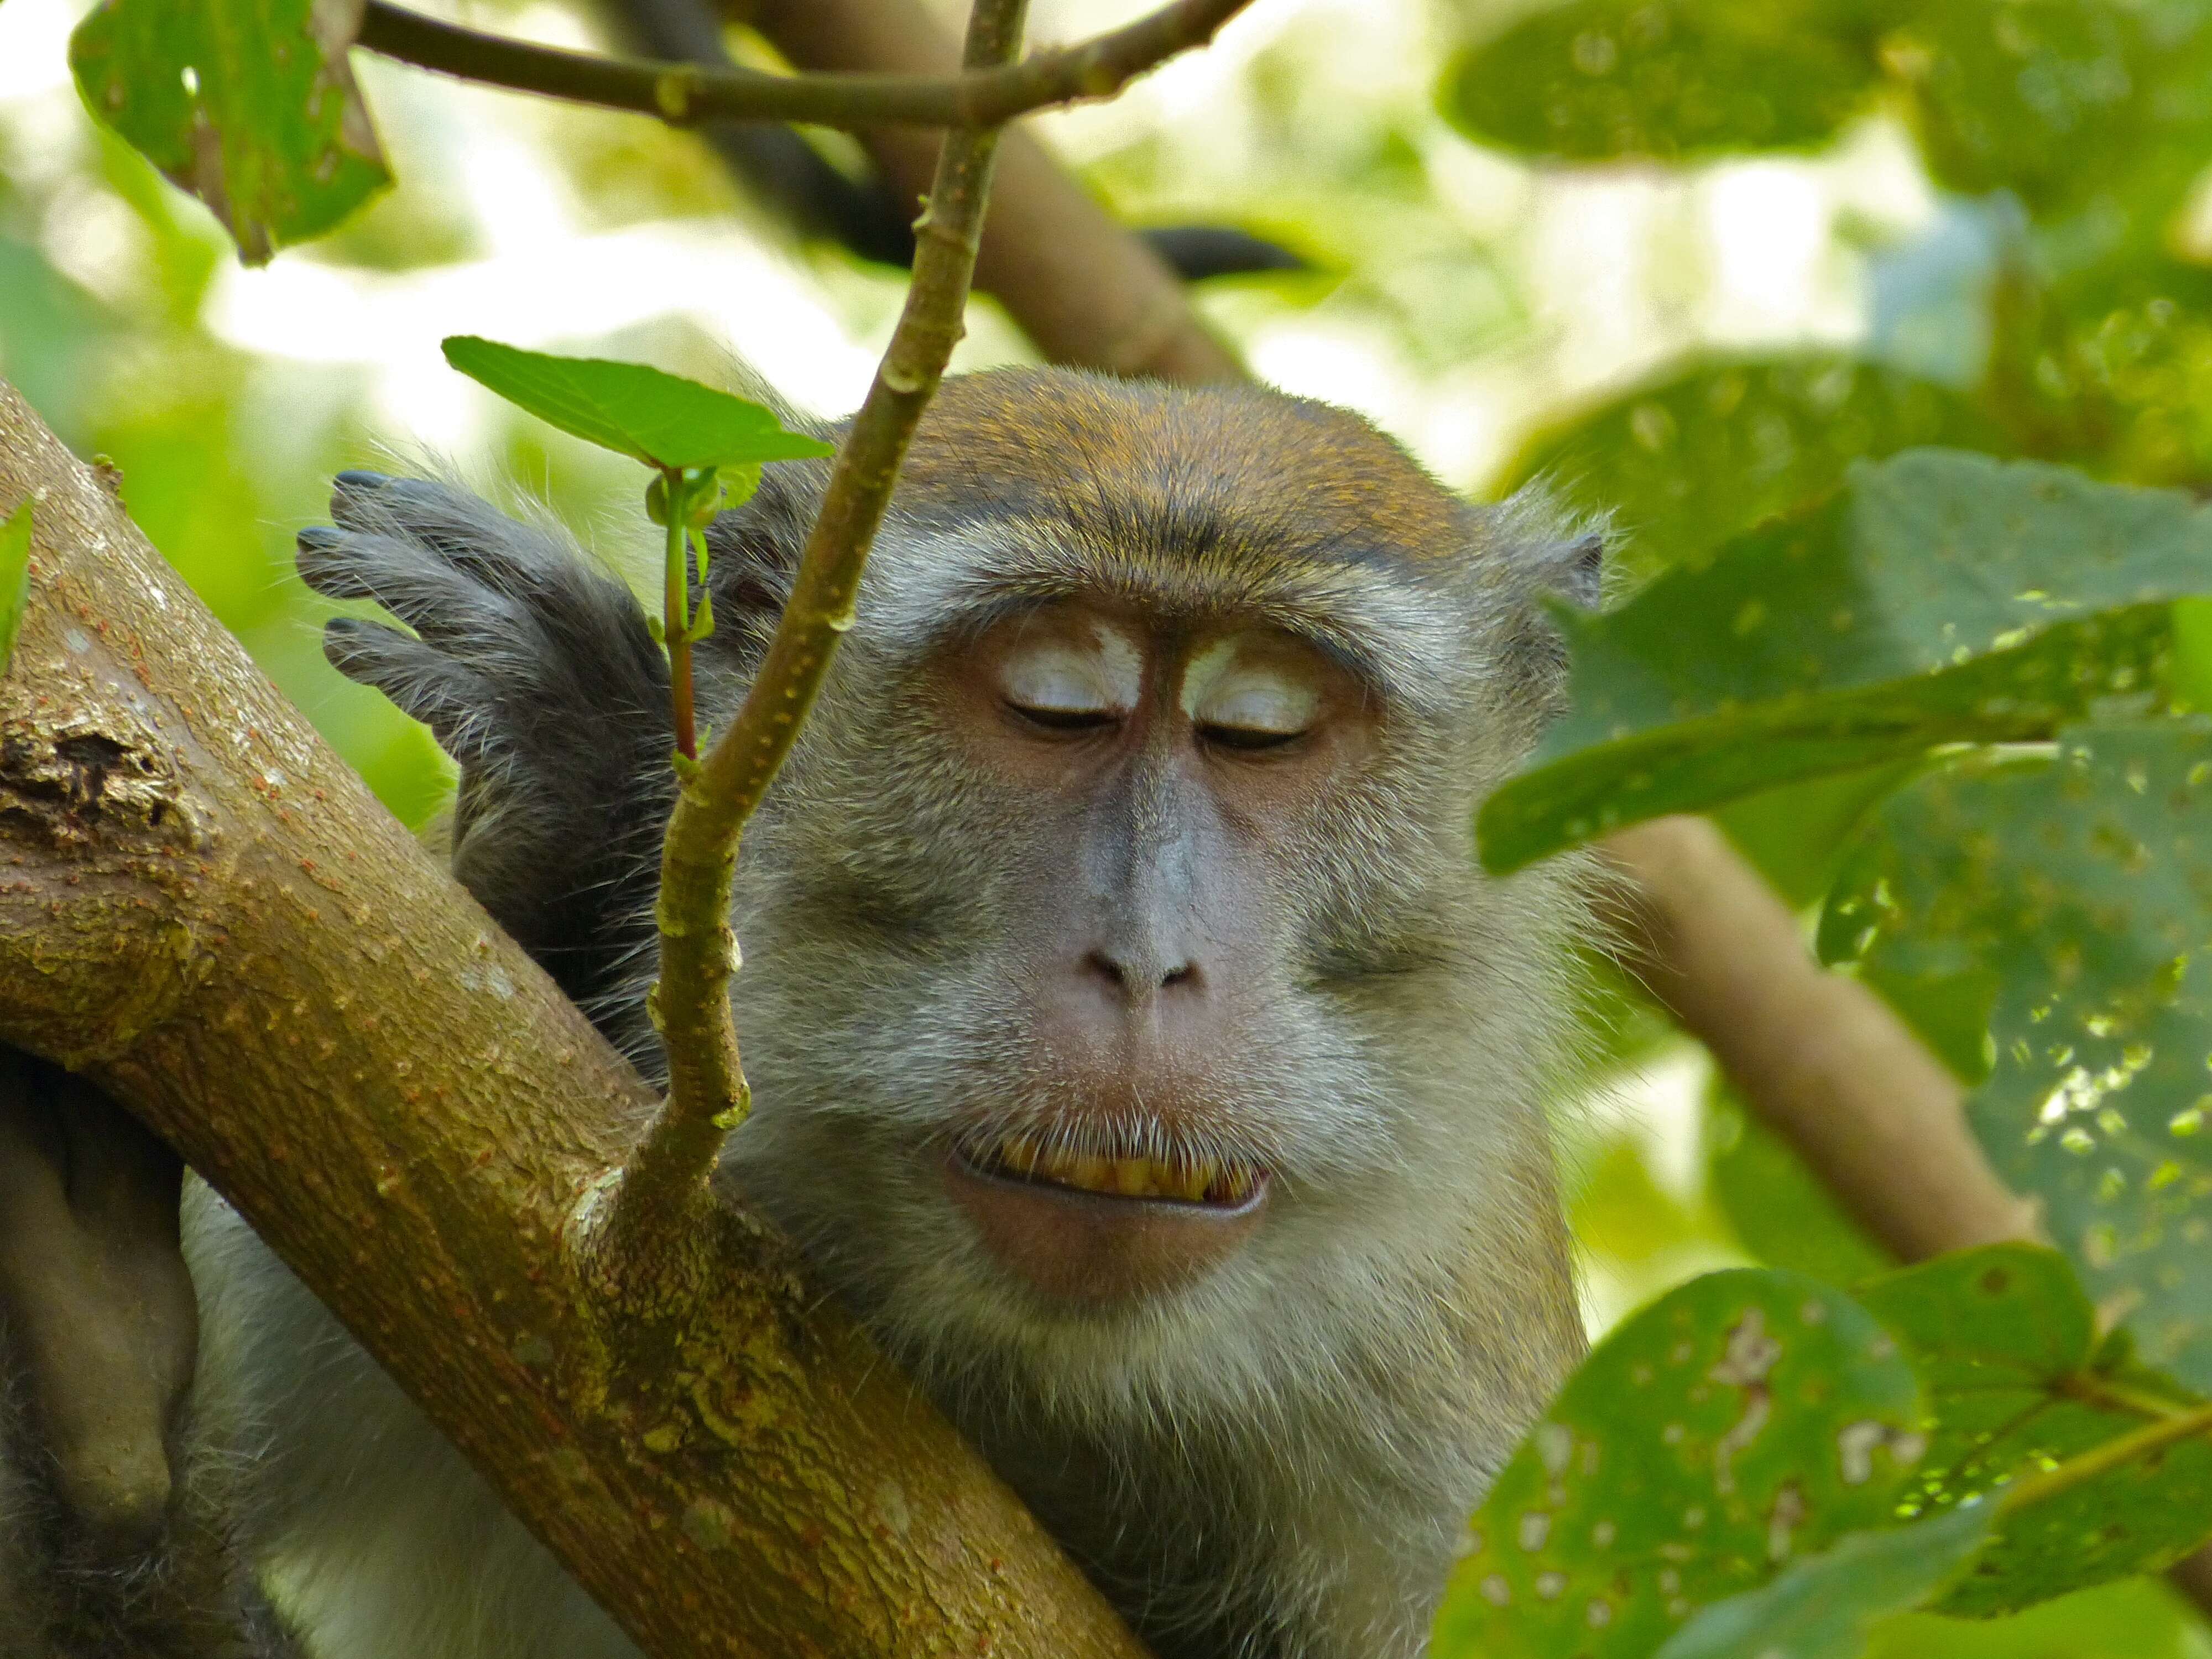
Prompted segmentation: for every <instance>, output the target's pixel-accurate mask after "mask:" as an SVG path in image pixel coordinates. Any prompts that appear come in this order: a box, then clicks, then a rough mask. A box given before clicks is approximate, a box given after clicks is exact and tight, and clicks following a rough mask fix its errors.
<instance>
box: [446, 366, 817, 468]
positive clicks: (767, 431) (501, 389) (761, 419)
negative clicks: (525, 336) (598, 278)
mask: <svg viewBox="0 0 2212 1659" xmlns="http://www.w3.org/2000/svg"><path fill="white" fill-rule="evenodd" d="M445 351H446V361H447V362H449V363H451V364H452V365H453V367H454V368H457V369H459V370H460V372H461V373H462V374H465V375H467V376H468V377H469V378H470V379H471V380H477V381H479V382H481V383H482V384H483V385H484V386H488V387H489V388H490V389H491V390H492V391H494V392H497V393H498V394H499V395H500V396H501V397H502V398H506V399H507V401H508V402H509V403H511V404H518V405H520V407H521V408H524V409H526V410H529V411H530V412H531V413H532V415H535V416H538V419H539V420H541V421H544V422H548V423H549V424H550V425H553V426H557V427H559V428H561V429H562V431H563V432H568V433H573V434H574V435H575V436H577V437H579V438H582V439H585V440H586V441H589V442H592V443H595V444H598V445H599V446H600V447H602V448H605V449H611V450H614V451H615V452H616V453H618V454H623V455H628V456H631V457H633V458H634V459H637V460H641V461H643V462H644V463H645V464H646V465H647V466H656V467H662V468H678V467H732V468H744V467H748V466H757V465H760V464H761V463H762V462H763V461H790V460H799V459H805V457H807V456H810V455H827V454H829V453H831V449H832V447H831V446H830V445H829V444H825V443H823V441H821V440H820V439H818V438H810V437H807V436H805V435H804V434H801V433H797V432H787V431H786V430H785V429H784V427H783V424H782V422H780V421H778V420H777V419H776V416H775V410H771V409H769V408H767V407H766V406H765V405H763V404H756V403H750V402H748V401H747V400H746V399H744V398H733V397H732V396H731V395H730V394H729V393H728V392H717V391H716V390H715V389H714V387H712V386H702V385H700V383H699V382H698V381H696V380H685V379H684V378H683V376H681V375H678V374H665V373H663V372H662V371H661V370H659V369H657V368H648V367H647V365H645V364H643V363H617V362H608V361H607V360H606V359H605V358H600V357H556V356H548V355H547V354H546V353H544V352H542V351H525V350H523V349H520V347H518V346H511V345H501V343H498V342H497V341H495V340H483V339H478V338H477V337H475V336H473V335H468V334H456V335H454V336H453V337H451V338H449V339H447V341H446V343H445Z"/></svg>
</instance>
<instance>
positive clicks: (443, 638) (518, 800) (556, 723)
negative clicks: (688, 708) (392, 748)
mask: <svg viewBox="0 0 2212 1659" xmlns="http://www.w3.org/2000/svg"><path fill="white" fill-rule="evenodd" d="M331 516H332V517H333V518H334V519H336V520H337V523H336V524H335V525H317V526H310V527H309V528H307V529H306V530H303V531H301V532H300V537H299V568H300V574H301V577H302V578H304V579H305V580H306V581H307V585H308V586H311V587H313V588H314V589H315V590H316V591H317V592H321V593H324V594H326V595H328V596H329V597H331V598H332V599H369V600H374V602H375V603H376V604H377V605H380V606H382V607H383V609H384V610H385V611H387V612H388V613H390V614H391V615H392V617H396V618H397V619H398V620H399V621H400V622H402V623H405V624H406V625H407V626H408V627H409V628H410V629H412V630H413V632H412V633H411V634H410V633H403V632H401V631H400V630H398V629H393V628H389V627H386V626H384V625H382V624H381V623H374V622H370V621H366V620H363V619H361V618H357V617H337V618H336V619H334V620H333V621H331V623H329V624H328V625H327V627H326V628H325V632H324V637H323V648H324V652H325V655H327V656H328V657H329V658H330V659H331V663H332V664H333V665H335V666H336V667H337V670H338V671H339V672H341V673H343V674H344V675H345V676H347V678H350V679H354V680H357V681H359V682H361V683H362V684H364V685H368V686H373V687H374V688H375V689H376V690H380V691H381V692H383V693H384V694H385V695H386V696H388V697H390V698H391V699H392V702H395V703H397V704H398V706H399V707H400V708H402V709H403V710H404V711H405V712H406V713H407V714H410V715H412V716H413V717H414V718H415V719H416V720H421V721H422V723H423V724H424V725H426V726H428V727H429V728H430V730H431V731H432V732H433V733H434V734H435V736H436V738H437V739H438V741H439V743H440V744H441V745H442V746H443V747H444V748H445V750H446V751H447V753H448V754H450V755H451V756H453V758H454V760H455V761H457V762H458V763H459V765H460V769H461V781H460V788H459V796H458V799H457V800H456V802H455V809H454V825H453V866H454V872H455V873H456V874H457V875H458V876H459V878H460V879H461V881H462V882H463V883H464V884H465V885H466V886H467V887H468V888H469V889H470V890H471V892H473V893H474V894H475V895H476V896H477V899H478V900H479V901H480V902H482V903H483V906H484V908H486V909H488V910H489V911H490V912H491V914H492V915H493V917H494V918H495V920H496V921H498V922H499V923H500V925H501V927H505V928H506V929H507V932H508V933H511V934H513V936H514V938H515V939H517V940H518V941H519V942H520V944H522V945H523V946H524V947H525V948H526V949H528V950H530V951H532V953H533V954H534V955H536V956H537V957H538V959H539V961H540V962H541V963H543V964H544V967H545V968H546V969H548V970H549V971H550V973H552V975H554V977H555V978H556V980H558V981H561V983H562V987H564V988H565V989H566V990H567V991H568V994H569V995H570V996H571V997H573V998H574V999H575V1000H578V1001H580V1002H584V1003H586V1006H590V1005H592V1003H593V1002H595V1001H596V1000H599V999H601V998H602V997H604V996H605V994H606V993H607V991H608V989H609V988H610V986H611V978H610V975H614V974H615V973H616V972H617V969H618V966H619V965H620V964H623V963H627V961H628V954H629V953H628V951H627V950H626V949H624V948H621V947H625V946H627V945H629V944H630V943H632V942H633V941H631V940H629V939H628V938H627V936H626V929H625V927H624V926H623V923H625V922H626V921H628V920H629V918H630V917H632V916H634V915H638V914H641V913H642V912H643V911H645V910H646V909H648V908H649V905H650V899H651V888H650V885H649V884H648V885H647V887H645V888H644V889H643V890H642V896H641V894H640V893H639V892H638V891H635V890H634V889H635V888H636V887H637V884H638V882H639V881H640V880H641V879H642V880H645V881H647V882H648V883H649V882H650V879H651V877H652V874H653V872H655V871H656V870H657V869H658V866H659V859H658V854H657V848H658V843H659V836H660V832H661V829H662V827H663V825H664V824H665V821H666V817H667V813H668V809H669V806H670V805H671V800H672V795H673V782H672V776H671V773H670V771H669V768H668V764H667V757H668V754H669V750H670V748H671V736H670V730H671V728H670V715H669V695H668V668H667V663H666V661H665V659H664V658H663V656H662V654H661V650H660V647H659V645H657V644H656V643H655V642H654V641H653V635H652V634H651V632H650V631H649V630H648V629H647V625H646V619H645V614H644V612H643V611H641V610H640V609H639V607H638V604H637V601H636V599H635V598H633V597H632V596H631V594H630V592H629V589H628V588H626V587H624V586H623V585H622V584H621V583H620V582H618V581H617V580H613V579H612V578H611V577H609V576H606V575H604V574H600V573H599V571H598V570H596V569H594V568H592V566H591V565H590V564H589V563H588V562H586V559H585V557H584V556H583V555H582V554H581V553H580V551H579V550H577V549H576V548H575V547H574V544H571V543H569V542H568V541H567V540H566V539H565V538H562V537H561V536H559V535H558V534H556V532H552V531H550V530H546V529H542V528H539V527H537V526H530V525H526V524H523V523H520V522H519V521H517V520H514V519H512V518H509V517H508V516H507V514H505V513H501V512H499V511H498V510H497V509H495V507H491V506H490V505H489V504H488V503H487V502H485V501H482V500H481V499H479V498H478V497H477V496H475V495H471V494H470V493H468V492H467V491H465V490H462V489H453V488H452V487H450V486H447V485H445V484H441V483H426V482H424V481H422V480H420V479H414V478H392V477H385V476H383V475H382V474H380V473H375V472H346V473H341V474H340V475H339V476H338V478H337V483H336V487H335V489H333V490H332V493H331ZM580 942H582V943H580Z"/></svg>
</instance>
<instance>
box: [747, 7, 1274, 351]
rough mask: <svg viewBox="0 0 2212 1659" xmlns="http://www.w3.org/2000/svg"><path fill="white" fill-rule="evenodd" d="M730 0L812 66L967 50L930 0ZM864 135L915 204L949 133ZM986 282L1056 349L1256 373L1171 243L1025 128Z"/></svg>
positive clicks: (917, 71)
mask: <svg viewBox="0 0 2212 1659" xmlns="http://www.w3.org/2000/svg"><path fill="white" fill-rule="evenodd" d="M722 3H723V4H724V5H725V6H726V8H727V9H729V12H730V15H731V18H732V21H736V22H740V23H744V24H745V25H747V26H749V27H752V28H754V29H757V30H758V31H759V32H760V33H761V35H762V36H763V38H764V39H766V40H768V42H769V44H770V45H771V46H774V47H775V49H776V51H777V52H780V53H781V55H782V56H783V57H784V58H786V59H787V61H788V62H790V63H792V64H796V65H797V66H798V67H799V68H800V69H802V70H874V71H882V70H892V71H896V72H897V73H899V74H902V75H911V76H944V75H946V74H949V73H951V71H952V70H953V69H954V68H955V67H956V65H957V61H958V59H957V53H956V52H955V48H954V46H953V43H952V41H951V39H950V38H949V37H948V36H947V35H946V34H945V32H944V31H943V30H942V29H941V28H939V26H938V24H937V21H936V20H935V19H934V18H933V17H932V16H931V15H929V13H928V12H927V11H925V10H924V9H922V8H921V5H920V4H919V3H917V0H722ZM859 136H860V143H861V144H862V145H863V146H864V147H865V148H866V150H867V152H868V155H869V157H870V159H871V160H872V161H874V163H875V165H876V167H878V170H879V171H880V172H881V173H882V175H883V178H884V181H885V183H886V184H888V185H890V187H891V188H892V189H893V190H895V191H896V192H897V197H898V200H899V202H900V204H901V210H902V212H904V213H906V214H907V215H908V216H911V215H912V214H913V212H914V211H915V205H916V204H917V203H918V202H919V201H920V199H921V196H922V194H923V193H924V192H925V191H927V189H928V188H929V179H930V172H931V169H932V168H933V167H935V166H936V163H937V155H936V146H935V145H934V144H933V143H931V142H930V139H929V137H928V135H927V134H925V133H921V132H918V131H915V130H914V129H912V128H909V127H878V128H876V129H874V130H873V131H866V132H863V133H861V134H860V135H859ZM975 286H976V287H977V288H978V289H981V291H982V292H984V293H986V294H988V295H991V296H992V297H993V298H994V299H996V300H997V301H999V302H1000V304H1001V305H1003V306H1005V307H1006V309H1007V310H1008V311H1009V312H1011V313H1013V317H1014V320H1015V321H1016V322H1018V324H1020V325H1021V326H1022V328H1023V329H1024V331H1026V332H1027V333H1028V335H1029V337H1030V339H1031V340H1033V341H1035V342H1036V347H1037V349H1038V350H1039V351H1041V352H1042V353H1043V354H1044V355H1045V356H1047V357H1048V358H1050V359H1051V360H1052V361H1053V362H1060V363H1076V364H1081V365H1083V366H1085V367H1086V368H1099V369H1104V370H1106V371H1108V372H1109V373H1110V374H1140V375H1151V376H1154V377H1156V378H1158V379H1160V380H1180V381H1201V380H1229V379H1232V378H1234V377H1236V376H1237V375H1238V374H1242V373H1243V369H1242V368H1241V366H1240V365H1239V364H1238V363H1237V359H1236V357H1235V356H1233V355H1232V354H1231V352H1230V351H1229V349H1227V348H1226V347H1225V346H1224V345H1223V344H1222V343H1220V341H1218V339H1216V338H1215V337H1213V335H1212V333H1211V332H1209V331H1207V329H1206V325H1205V324H1204V323H1203V322H1202V321H1201V320H1200V319H1199V317H1198V315H1197V313H1195V312H1194V311H1193V310H1192V309H1191V305H1190V299H1189V296H1188V293H1187V292H1186V291H1185V289H1184V288H1183V285H1182V283H1180V282H1179V281H1177V280H1176V274H1175V272H1174V271H1172V270H1170V269H1169V268H1168V267H1167V265H1166V264H1164V262H1163V261H1162V260H1161V258H1160V257H1159V255H1158V253H1156V252H1153V251H1152V248H1151V247H1149V246H1146V243H1145V242H1144V241H1143V240H1141V239H1140V238H1139V237H1137V236H1134V235H1133V234H1130V233H1129V231H1128V230H1127V228H1124V227H1123V226H1122V225H1121V224H1120V223H1119V222H1117V221H1116V220H1115V218H1114V216H1112V215H1111V214H1109V212H1107V210H1105V209H1104V208H1103V207H1102V206H1100V205H1099V204H1098V203H1097V201H1095V200H1094V199H1093V198H1092V197H1091V195H1090V193H1089V192H1088V191H1085V189H1084V187H1083V186H1082V185H1081V184H1080V183H1079V182H1078V181H1077V180H1076V179H1074V178H1073V176H1072V175H1071V174H1070V173H1068V171H1067V170H1066V168H1065V167H1061V166H1060V163H1059V162H1058V161H1056V160H1054V157H1053V155H1052V154H1051V152H1050V151H1049V150H1048V149H1046V148H1045V147H1044V146H1043V145H1042V143H1039V142H1038V141H1037V139H1036V136H1035V135H1034V134H1032V133H1030V132H1029V131H1024V129H1022V128H1020V127H1015V128H1013V129H1012V130H1010V131H1008V132H1007V133H1006V138H1005V140H1004V142H1003V143H1001V144H1000V148H999V168H998V177H997V179H996V181H995V182H994V184H993V185H992V186H991V215H990V218H989V220H988V221H987V222H986V223H985V225H984V227H983V249H982V252H981V254H979V255H978V256H977V258H976V261H975Z"/></svg>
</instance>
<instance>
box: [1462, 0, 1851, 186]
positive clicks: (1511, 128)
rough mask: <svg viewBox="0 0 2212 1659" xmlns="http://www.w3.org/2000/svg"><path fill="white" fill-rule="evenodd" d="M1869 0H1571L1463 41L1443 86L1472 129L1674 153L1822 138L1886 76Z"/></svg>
mask: <svg viewBox="0 0 2212 1659" xmlns="http://www.w3.org/2000/svg"><path fill="white" fill-rule="evenodd" d="M1873 14H1874V8H1872V7H1870V6H1868V5H1865V4H1863V3H1859V0H1767V3H1763V4H1758V5H1747V4H1742V3H1735V0H1575V3H1572V4H1569V5H1565V6H1559V7H1553V8H1550V9H1546V10H1544V11H1541V12H1540V13H1538V14H1537V15H1534V16H1533V17H1529V18H1527V19H1526V20H1524V21H1522V22H1520V23H1517V24H1516V25H1515V26H1514V27H1511V28H1510V29H1508V30H1506V31H1505V33H1503V34H1501V35H1499V36H1498V37H1497V38H1495V39H1494V40H1486V41H1484V42H1481V43H1480V44H1479V45H1476V46H1472V47H1470V48H1468V50H1467V51H1465V52H1462V53H1461V54H1460V55H1459V56H1458V57H1457V58H1455V60H1454V61H1453V64H1452V65H1451V68H1450V69H1449V70H1448V71H1447V73H1446V75H1445V77H1444V82H1443V88H1442V90H1441V93H1440V94H1439V96H1440V100H1441V102H1442V105H1443V112H1444V115H1445V118H1447V119H1448V120H1449V121H1450V122H1452V124H1453V125H1455V126H1457V127H1458V128H1459V129H1460V130H1461V131H1462V132H1464V133H1466V134H1467V135H1468V137H1471V138H1474V139H1478V140H1480V141H1481V142H1483V143H1492V144H1500V145H1504V146H1505V147H1506V148H1508V149H1518V150H1524V151H1528V152H1529V153H1532V154H1534V155H1556V156H1561V157H1565V158H1566V159H1568V160H1570V161H1613V160H1616V159H1619V158H1621V157H1624V156H1652V157H1656V158H1659V159H1662V160H1667V161H1674V160H1679V159H1682V158H1685V157H1689V156H1695V155H1713V154H1717V153H1724V152H1727V151H1731V150H1744V149H1776V148H1784V147H1789V146H1798V145H1808V144H1816V143H1821V142H1822V141H1824V140H1826V138H1827V137H1829V136H1830V135H1832V133H1833V132H1834V131H1836V129H1837V128H1838V126H1839V125H1842V124H1843V123H1844V121H1845V120H1847V119H1849V118H1850V117H1851V116H1852V115H1853V114H1855V113H1857V112H1858V111H1859V110H1860V109H1861V108H1862V107H1863V106H1864V105H1865V103H1866V101H1867V100H1868V98H1869V95H1870V94H1871V93H1872V92H1873V90H1874V88H1875V85H1876V84H1877V83H1878V82H1879V80H1880V71H1879V67H1878V65H1877V63H1876V61H1875V52H1874V47H1875V27H1874V21H1875V20H1874V15H1873Z"/></svg>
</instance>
